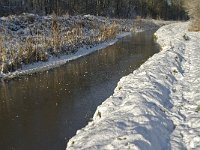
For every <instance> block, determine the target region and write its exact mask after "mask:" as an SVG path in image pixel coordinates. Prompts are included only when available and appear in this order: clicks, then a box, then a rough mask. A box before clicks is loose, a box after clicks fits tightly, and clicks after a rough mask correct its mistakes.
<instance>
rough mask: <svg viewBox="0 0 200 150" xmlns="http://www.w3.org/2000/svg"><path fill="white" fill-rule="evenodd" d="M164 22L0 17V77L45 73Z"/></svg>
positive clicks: (88, 17) (84, 16)
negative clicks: (128, 35)
mask: <svg viewBox="0 0 200 150" xmlns="http://www.w3.org/2000/svg"><path fill="white" fill-rule="evenodd" d="M166 23H170V22H165V21H160V22H159V21H156V20H144V19H141V20H128V19H110V18H105V17H99V16H92V15H78V16H60V17H58V16H54V15H50V16H38V15H34V14H21V15H18V16H16V15H11V16H8V17H1V18H0V78H4V79H5V78H13V77H16V76H19V75H24V74H32V73H35V72H38V71H43V70H48V69H50V68H54V67H57V66H60V65H62V64H64V63H66V62H68V61H69V60H73V59H76V58H79V57H81V56H84V55H87V54H89V53H91V52H93V51H95V50H99V49H102V48H105V47H106V46H109V45H112V44H114V43H115V42H116V41H117V39H119V38H120V37H124V36H125V35H126V34H127V33H125V32H132V31H133V32H140V31H144V30H150V29H156V28H158V27H160V26H162V25H163V24H166ZM124 33H125V34H124ZM117 35H118V36H117ZM116 36H117V38H116Z"/></svg>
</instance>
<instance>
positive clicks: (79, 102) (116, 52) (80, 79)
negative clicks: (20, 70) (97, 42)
mask: <svg viewBox="0 0 200 150" xmlns="http://www.w3.org/2000/svg"><path fill="white" fill-rule="evenodd" d="M157 51H158V48H157V46H156V44H155V43H154V42H153V39H152V32H145V33H139V34H137V35H132V36H129V37H126V38H124V39H122V40H121V41H119V42H118V43H117V44H115V45H113V46H110V47H108V48H106V49H103V50H100V51H98V52H95V53H93V54H91V55H89V56H86V57H84V58H81V59H78V60H75V61H72V62H70V63H68V64H66V65H64V66H62V67H60V68H56V69H53V70H50V71H48V72H43V73H40V74H37V75H33V76H28V77H23V78H21V79H15V80H12V81H9V82H5V83H2V84H0V149H2V150H10V149H13V150H27V149H29V150H64V149H65V147H66V143H67V141H68V140H69V138H70V137H72V136H73V135H74V134H75V133H76V130H77V129H80V128H82V127H84V126H85V125H86V124H87V122H88V121H89V119H90V118H91V117H92V115H93V114H94V111H95V110H96V107H97V106H98V105H100V104H101V103H102V102H103V100H105V99H106V98H108V97H109V96H110V95H112V93H113V91H114V88H115V87H116V85H117V82H118V81H119V80H120V78H121V77H122V76H125V75H127V74H129V73H131V72H132V71H133V70H135V69H136V68H138V67H139V66H140V65H141V64H142V63H143V62H144V61H145V60H146V59H147V58H149V57H150V56H152V55H153V54H154V53H155V52H157Z"/></svg>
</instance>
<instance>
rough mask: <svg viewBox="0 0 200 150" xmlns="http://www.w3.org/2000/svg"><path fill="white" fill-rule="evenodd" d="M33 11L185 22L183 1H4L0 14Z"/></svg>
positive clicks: (0, 1)
mask: <svg viewBox="0 0 200 150" xmlns="http://www.w3.org/2000/svg"><path fill="white" fill-rule="evenodd" d="M22 12H32V13H38V14H40V15H46V14H51V13H52V12H55V13H57V14H64V13H69V14H71V15H74V14H93V15H102V16H108V17H118V18H122V17H123V18H133V17H136V16H142V17H147V16H148V17H153V18H163V19H185V18H186V15H185V12H184V9H183V5H182V0H84V1H83V0H0V15H8V14H12V13H22Z"/></svg>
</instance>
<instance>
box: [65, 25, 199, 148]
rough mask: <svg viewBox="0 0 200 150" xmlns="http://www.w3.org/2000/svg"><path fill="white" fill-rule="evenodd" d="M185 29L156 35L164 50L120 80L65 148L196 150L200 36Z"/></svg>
mask: <svg viewBox="0 0 200 150" xmlns="http://www.w3.org/2000/svg"><path fill="white" fill-rule="evenodd" d="M187 27H188V22H187V23H182V22H181V23H175V24H170V25H167V26H163V27H161V28H160V29H159V30H158V31H157V32H156V33H155V36H157V38H158V40H157V41H158V43H159V44H160V45H161V47H162V51H161V52H160V53H158V54H155V55H154V56H153V57H151V58H150V59H149V60H148V61H147V62H146V63H144V64H143V65H142V66H141V67H140V68H139V69H137V70H135V71H134V72H133V73H131V74H130V75H128V76H125V77H123V78H122V79H121V80H120V82H119V83H118V86H117V87H116V89H115V91H114V94H113V95H112V96H110V97H109V98H108V99H107V100H105V101H104V102H103V103H102V105H100V106H99V107H98V108H97V110H96V112H95V114H94V116H93V120H92V121H91V122H89V124H88V125H87V126H86V127H84V128H83V129H81V130H78V131H77V134H76V135H75V136H74V137H73V138H71V139H70V141H69V142H68V144H67V149H69V150H77V149H134V150H137V149H142V150H167V149H180V150H183V149H200V112H198V109H197V108H198V106H199V105H200V75H199V74H200V33H198V32H196V33H195V32H188V31H187ZM184 37H187V38H188V39H187V40H186V39H185V38H184Z"/></svg>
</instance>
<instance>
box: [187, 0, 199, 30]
mask: <svg viewBox="0 0 200 150" xmlns="http://www.w3.org/2000/svg"><path fill="white" fill-rule="evenodd" d="M185 8H186V11H187V12H188V15H189V17H190V19H191V25H190V27H189V31H195V32H198V31H200V1H199V0H185Z"/></svg>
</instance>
